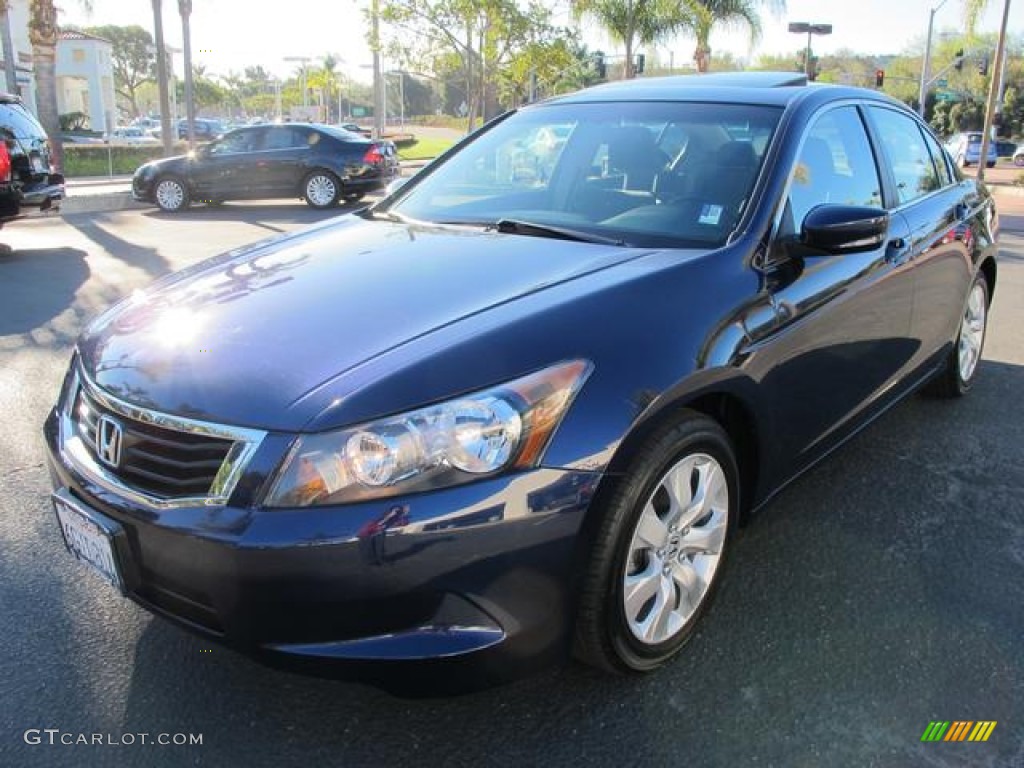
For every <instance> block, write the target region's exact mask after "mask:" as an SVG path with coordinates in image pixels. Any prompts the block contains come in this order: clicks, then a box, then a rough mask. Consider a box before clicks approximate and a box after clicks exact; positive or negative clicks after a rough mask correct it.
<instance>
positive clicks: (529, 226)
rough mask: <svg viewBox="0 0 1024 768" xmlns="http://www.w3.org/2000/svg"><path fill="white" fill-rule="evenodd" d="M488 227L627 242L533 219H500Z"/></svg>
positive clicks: (609, 242)
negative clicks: (541, 222) (537, 221)
mask: <svg viewBox="0 0 1024 768" xmlns="http://www.w3.org/2000/svg"><path fill="white" fill-rule="evenodd" d="M488 229H496V230H497V231H498V232H504V233H507V234H511V235H533V236H535V237H556V238H558V239H560V240H575V241H576V242H579V243H599V244H601V245H619V246H623V245H625V244H626V242H625V240H619V239H617V238H614V237H604V236H602V235H595V234H592V233H590V232H582V231H580V230H578V229H569V228H567V227H556V226H552V225H551V224H537V223H535V222H532V221H520V220H519V219H498V221H497V222H495V223H494V225H493V226H492V227H488Z"/></svg>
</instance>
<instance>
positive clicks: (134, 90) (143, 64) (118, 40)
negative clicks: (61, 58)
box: [85, 24, 156, 117]
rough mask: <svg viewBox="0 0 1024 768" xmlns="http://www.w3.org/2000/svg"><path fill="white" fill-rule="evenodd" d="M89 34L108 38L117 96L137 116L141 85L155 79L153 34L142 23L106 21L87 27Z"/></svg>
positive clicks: (133, 115)
mask: <svg viewBox="0 0 1024 768" xmlns="http://www.w3.org/2000/svg"><path fill="white" fill-rule="evenodd" d="M85 31H86V32H88V33H89V34H90V35H95V36H96V37H102V38H103V39H104V40H109V41H110V44H111V46H112V47H113V50H112V52H111V63H112V64H113V67H114V90H115V92H116V93H117V95H118V96H120V97H122V98H123V99H124V100H125V101H126V102H128V109H129V112H130V113H131V115H132V117H138V116H139V114H140V112H139V102H138V98H137V94H138V90H139V87H140V86H142V85H144V84H145V83H149V82H153V80H154V79H155V77H154V74H155V73H154V69H153V65H154V63H155V61H156V57H155V56H154V55H153V52H154V51H155V48H154V47H153V36H152V35H151V34H149V31H148V30H146V29H143V28H142V27H140V26H137V25H132V26H129V27H119V26H116V25H114V24H107V25H104V26H100V27H89V28H88V29H86V30H85Z"/></svg>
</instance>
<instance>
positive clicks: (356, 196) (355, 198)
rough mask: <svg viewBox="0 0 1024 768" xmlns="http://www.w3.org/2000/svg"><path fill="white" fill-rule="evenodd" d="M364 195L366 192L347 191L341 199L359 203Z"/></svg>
mask: <svg viewBox="0 0 1024 768" xmlns="http://www.w3.org/2000/svg"><path fill="white" fill-rule="evenodd" d="M364 197H366V193H365V192H345V193H343V194H342V196H341V199H342V200H344V201H345V202H346V203H358V202H359V201H360V200H362V199H363V198H364Z"/></svg>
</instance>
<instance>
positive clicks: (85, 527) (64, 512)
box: [53, 491, 124, 592]
mask: <svg viewBox="0 0 1024 768" xmlns="http://www.w3.org/2000/svg"><path fill="white" fill-rule="evenodd" d="M53 506H54V509H56V511H57V521H58V522H59V523H60V530H61V533H62V534H64V543H65V544H66V545H67V548H68V551H69V552H70V553H71V554H73V555H74V556H75V557H77V558H78V559H79V560H81V561H82V562H84V563H86V564H87V565H90V566H92V568H93V569H94V570H95V571H96V572H97V573H99V574H100V576H102V577H103V578H104V579H106V580H107V581H109V582H110V583H111V584H113V585H114V587H116V588H117V590H118V591H120V592H123V591H124V582H123V581H122V579H121V571H120V569H119V568H118V564H117V555H116V553H115V551H114V539H113V537H114V534H115V533H116V532H117V523H115V522H113V521H108V520H106V518H104V517H103V516H102V515H100V514H99V513H98V512H95V511H94V510H91V509H89V508H88V507H85V506H84V505H82V504H80V503H79V502H77V501H74V500H72V499H71V498H70V497H69V496H68V495H67V494H66V493H61V492H59V491H58V492H57V493H55V494H54V495H53Z"/></svg>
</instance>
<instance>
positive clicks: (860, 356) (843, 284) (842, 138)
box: [762, 105, 916, 471]
mask: <svg viewBox="0 0 1024 768" xmlns="http://www.w3.org/2000/svg"><path fill="white" fill-rule="evenodd" d="M879 160H880V158H878V157H877V152H876V151H875V149H874V147H873V146H872V144H871V143H870V141H869V138H868V134H867V131H866V128H865V125H864V122H863V116H862V114H861V113H860V111H859V109H858V108H857V107H855V106H853V105H848V106H840V107H835V108H832V109H829V110H828V111H825V112H824V113H820V114H819V115H818V116H817V117H816V118H815V119H814V120H813V121H812V122H811V124H810V127H809V129H808V131H807V132H806V134H805V135H804V137H803V139H802V146H801V150H800V154H799V159H798V161H797V163H796V164H795V166H794V168H793V169H792V171H791V174H790V185H789V191H788V195H787V200H786V203H785V206H784V208H783V213H782V215H781V219H780V223H779V226H778V230H777V233H776V237H775V242H774V243H773V245H772V249H771V253H770V261H769V265H770V266H771V265H774V266H771V271H770V272H769V274H770V275H771V279H770V280H769V290H770V291H771V294H772V302H773V304H774V306H775V307H776V312H777V323H776V325H775V327H774V329H773V330H772V331H771V333H770V334H769V338H767V339H765V340H764V342H762V343H764V344H766V345H769V346H770V348H771V350H770V351H766V360H767V361H768V362H767V363H766V365H767V368H766V371H765V376H764V378H763V379H762V384H763V386H764V389H765V392H766V394H767V397H768V399H769V402H770V408H771V411H772V414H773V417H774V418H775V420H776V423H775V430H774V432H775V434H776V435H778V440H779V442H780V443H782V444H781V445H778V446H777V448H778V450H777V451H773V452H775V453H776V454H777V455H778V456H788V457H793V459H794V460H795V463H796V465H797V467H787V468H788V469H794V468H798V467H799V466H803V465H806V464H807V463H808V462H810V461H813V460H814V458H816V457H817V456H820V455H821V454H822V453H823V452H824V451H827V450H828V449H829V448H830V447H831V446H832V445H834V444H835V443H836V442H837V441H838V440H839V439H841V438H842V437H843V436H844V435H845V434H846V432H847V431H848V430H847V427H849V428H853V427H855V426H856V425H857V424H858V423H860V417H862V416H866V415H867V413H869V412H870V410H871V409H872V407H873V406H874V405H875V404H876V403H879V402H880V399H881V398H882V397H883V395H884V394H885V393H886V392H887V391H888V390H889V388H890V386H891V385H892V383H893V382H894V381H895V380H896V378H897V377H898V376H899V375H900V374H901V373H902V372H903V371H905V369H906V367H907V364H908V362H909V360H910V359H911V357H912V356H913V354H914V352H915V350H916V345H914V344H913V343H912V342H911V341H910V340H909V339H908V338H907V337H908V336H909V333H910V315H911V302H912V299H913V294H914V286H913V276H912V274H911V272H910V269H909V264H908V258H909V250H908V249H907V248H906V235H907V231H906V224H905V222H904V220H903V219H902V217H900V216H898V215H897V216H894V217H893V218H892V220H891V222H890V227H889V233H888V240H887V242H885V243H883V244H882V245H881V246H880V247H877V248H875V249H873V250H868V251H865V252H861V253H849V254H842V255H828V254H825V253H820V254H819V253H815V252H809V250H808V249H803V250H801V248H800V246H798V245H795V243H797V242H798V241H799V237H800V231H801V224H802V222H803V219H804V217H805V216H806V215H807V213H808V212H809V211H810V210H811V209H812V208H814V207H816V206H818V205H822V204H838V205H854V206H870V207H875V208H880V207H882V205H883V187H882V180H881V176H880V171H879V165H880V162H879ZM779 469H780V470H782V471H785V470H783V469H782V467H781V466H780V468H779Z"/></svg>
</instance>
